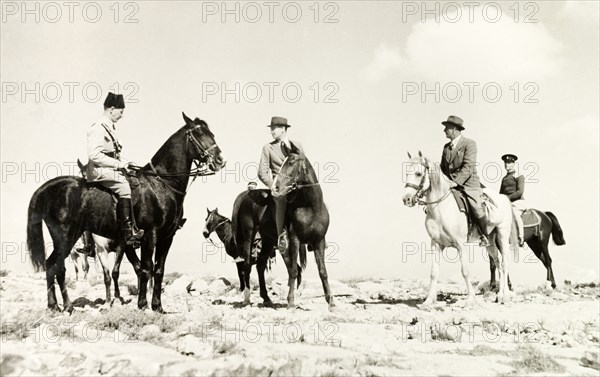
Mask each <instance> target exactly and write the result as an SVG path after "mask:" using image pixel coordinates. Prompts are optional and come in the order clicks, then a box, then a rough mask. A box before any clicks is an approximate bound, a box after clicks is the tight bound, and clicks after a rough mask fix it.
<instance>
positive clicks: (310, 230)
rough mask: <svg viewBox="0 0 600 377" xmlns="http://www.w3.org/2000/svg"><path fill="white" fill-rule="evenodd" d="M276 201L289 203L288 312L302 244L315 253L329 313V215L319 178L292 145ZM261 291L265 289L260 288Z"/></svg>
mask: <svg viewBox="0 0 600 377" xmlns="http://www.w3.org/2000/svg"><path fill="white" fill-rule="evenodd" d="M271 191H272V194H273V195H274V196H276V197H285V198H286V200H287V201H288V205H287V213H286V218H287V219H289V222H288V224H287V226H286V228H287V231H288V235H289V245H288V250H287V252H286V253H285V254H283V259H284V261H285V265H286V267H287V270H288V286H289V293H288V298H287V299H288V308H293V307H294V306H295V305H294V284H293V282H294V280H296V277H297V274H298V273H299V271H298V268H297V264H296V260H297V258H298V254H299V253H300V256H301V255H302V250H301V249H302V248H301V247H300V246H301V244H306V245H307V246H308V249H309V250H313V251H314V253H315V260H316V262H317V267H318V269H319V276H320V278H321V283H322V284H323V291H324V292H325V300H326V301H327V303H328V304H329V309H330V310H331V309H332V308H333V307H334V303H333V295H332V294H331V291H330V289H329V282H328V280H327V269H326V267H325V247H326V243H325V234H326V233H327V229H328V227H329V212H328V211H327V207H326V206H325V203H324V202H323V191H322V190H321V186H320V184H319V182H318V179H317V175H316V174H315V171H314V169H313V167H312V166H311V164H310V162H309V161H308V159H307V158H306V156H305V155H304V154H303V153H302V152H300V151H299V150H298V148H296V146H295V145H293V144H292V145H291V153H290V154H289V155H288V157H287V158H286V159H285V161H284V162H283V165H282V166H281V169H280V170H279V174H278V175H277V177H276V179H275V181H274V182H273V187H272V189H271ZM261 289H262V287H261Z"/></svg>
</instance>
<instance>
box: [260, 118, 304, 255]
mask: <svg viewBox="0 0 600 377" xmlns="http://www.w3.org/2000/svg"><path fill="white" fill-rule="evenodd" d="M267 127H269V128H270V130H271V137H273V141H271V142H270V143H268V144H265V145H264V146H263V148H262V154H261V156H260V163H259V165H258V178H259V179H260V180H261V182H262V183H264V184H265V185H266V186H267V187H269V188H270V187H271V186H273V181H274V180H275V177H276V176H277V174H279V169H280V168H281V165H283V161H284V160H285V158H286V157H287V156H288V154H289V151H290V150H291V148H292V144H293V145H294V146H295V147H296V148H297V149H298V150H299V151H300V152H301V153H304V150H303V149H302V145H301V144H300V143H299V142H297V141H292V140H290V139H288V136H287V129H288V128H289V127H291V125H290V124H288V121H287V119H286V118H282V117H277V116H274V117H272V118H271V124H269V125H268V126H267ZM274 200H275V224H277V234H278V239H277V248H278V249H279V251H280V252H281V253H285V251H286V250H287V245H288V237H287V232H286V230H285V210H286V206H287V201H286V198H285V197H277V198H274Z"/></svg>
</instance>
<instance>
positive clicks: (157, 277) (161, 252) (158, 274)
mask: <svg viewBox="0 0 600 377" xmlns="http://www.w3.org/2000/svg"><path fill="white" fill-rule="evenodd" d="M172 243H173V236H171V237H169V238H167V239H161V240H159V241H157V242H156V265H155V268H154V287H153V290H152V310H154V311H156V312H159V313H164V312H165V311H164V310H163V307H162V301H161V293H162V281H163V277H164V275H165V262H166V261H167V255H168V254H169V249H170V248H171V244H172Z"/></svg>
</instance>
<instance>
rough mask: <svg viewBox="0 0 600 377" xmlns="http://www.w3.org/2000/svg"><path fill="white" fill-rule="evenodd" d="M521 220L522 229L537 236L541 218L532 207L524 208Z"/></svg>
mask: <svg viewBox="0 0 600 377" xmlns="http://www.w3.org/2000/svg"><path fill="white" fill-rule="evenodd" d="M521 220H523V230H524V231H525V230H528V231H530V232H532V233H533V235H536V236H539V234H540V225H541V223H542V219H541V217H540V215H538V214H537V212H535V211H534V210H532V209H526V210H525V211H524V212H523V214H522V215H521Z"/></svg>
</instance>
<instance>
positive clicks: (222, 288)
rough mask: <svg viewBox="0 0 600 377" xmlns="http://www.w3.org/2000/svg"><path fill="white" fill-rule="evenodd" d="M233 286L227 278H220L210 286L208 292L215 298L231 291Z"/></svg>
mask: <svg viewBox="0 0 600 377" xmlns="http://www.w3.org/2000/svg"><path fill="white" fill-rule="evenodd" d="M232 287H233V286H232V285H231V283H230V282H229V280H227V279H225V278H219V279H216V280H215V281H213V282H212V283H210V284H209V286H208V290H209V291H210V293H211V294H213V295H215V296H220V295H222V294H224V293H226V292H227V291H229V290H230V289H231V288H232Z"/></svg>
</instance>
